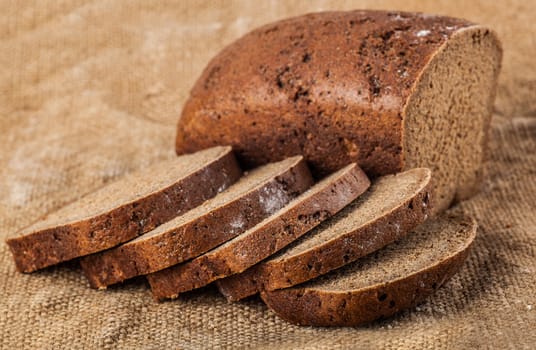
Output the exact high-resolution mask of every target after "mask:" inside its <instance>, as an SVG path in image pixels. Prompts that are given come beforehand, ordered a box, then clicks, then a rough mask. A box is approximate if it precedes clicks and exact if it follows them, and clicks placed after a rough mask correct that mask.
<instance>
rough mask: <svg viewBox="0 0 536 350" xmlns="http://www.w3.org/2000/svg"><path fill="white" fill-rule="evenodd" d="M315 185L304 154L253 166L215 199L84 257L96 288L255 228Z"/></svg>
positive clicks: (176, 260) (187, 256) (170, 263)
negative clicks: (122, 242)
mask: <svg viewBox="0 0 536 350" xmlns="http://www.w3.org/2000/svg"><path fill="white" fill-rule="evenodd" d="M312 184H313V179H312V177H311V173H310V172H309V169H308V168H307V165H306V163H305V161H304V160H303V157H301V156H297V157H292V158H288V159H286V160H283V161H280V162H277V163H271V164H268V165H265V166H263V167H260V168H258V169H255V170H253V171H251V172H250V173H248V174H247V175H246V176H244V177H243V178H242V179H240V180H239V181H238V182H237V183H235V184H234V185H232V186H231V187H229V188H228V189H227V190H226V191H224V192H222V193H219V194H218V195H217V196H216V197H214V198H212V199H210V200H208V201H207V202H205V203H203V204H202V205H200V206H199V207H197V208H194V209H192V210H190V211H189V212H187V213H185V214H183V215H181V216H179V217H176V218H175V219H173V220H171V221H169V222H167V223H165V224H163V225H161V226H159V227H157V228H156V229H154V230H152V231H150V232H148V233H146V234H144V235H142V236H140V237H138V238H136V239H134V240H132V241H130V242H128V243H125V244H123V245H121V246H119V247H116V248H114V249H110V250H107V251H104V252H101V253H98V254H94V255H91V256H88V257H85V258H84V259H82V260H81V265H82V268H83V270H84V274H85V275H86V277H87V278H88V280H89V282H90V284H91V286H92V287H94V288H105V287H106V286H108V285H110V284H114V283H118V282H121V281H123V280H125V279H128V278H131V277H135V276H138V275H145V274H148V273H151V272H156V271H159V270H162V269H165V268H167V267H170V266H173V265H176V264H178V263H181V262H183V261H185V260H188V259H191V258H193V257H196V256H198V255H200V254H203V253H204V252H206V251H208V250H210V249H212V248H214V247H216V246H218V245H219V244H221V243H223V242H225V241H228V240H229V239H231V238H233V237H235V236H236V235H238V234H240V233H242V232H244V231H245V230H247V229H249V228H251V227H253V226H255V225H256V224H257V223H259V222H260V221H262V220H263V219H264V218H266V217H268V216H270V215H272V214H273V213H275V212H276V211H277V210H279V209H280V208H282V207H283V206H284V205H285V204H287V203H288V202H289V201H290V200H292V199H293V198H294V197H296V196H298V195H299V194H300V193H302V192H304V191H305V190H307V189H308V188H309V187H311V186H312Z"/></svg>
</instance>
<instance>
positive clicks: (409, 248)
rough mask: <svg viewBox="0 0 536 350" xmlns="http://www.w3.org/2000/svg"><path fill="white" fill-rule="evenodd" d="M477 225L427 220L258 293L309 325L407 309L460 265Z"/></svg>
mask: <svg viewBox="0 0 536 350" xmlns="http://www.w3.org/2000/svg"><path fill="white" fill-rule="evenodd" d="M476 229H477V224H476V222H475V221H474V220H472V219H470V218H465V217H462V216H442V217H438V218H435V219H431V220H428V221H427V222H425V223H424V224H422V225H420V226H419V227H418V228H417V229H416V230H415V231H414V232H412V233H410V234H409V235H408V236H407V237H405V238H403V239H402V240H400V241H399V242H396V243H393V244H391V245H389V246H387V247H385V248H384V249H381V250H379V251H378V252H376V253H374V254H371V255H369V256H367V257H365V258H363V259H359V260H358V261H356V262H354V263H352V264H350V265H348V266H345V267H343V268H342V269H340V270H337V271H334V272H332V273H330V274H328V275H325V276H322V277H320V278H318V279H316V280H314V281H311V282H307V283H305V284H303V285H299V286H296V287H292V288H287V289H280V290H276V291H271V292H266V291H265V292H262V293H261V296H262V299H263V300H264V302H265V303H266V305H268V306H269V307H270V308H271V309H272V310H274V311H275V313H276V314H277V315H279V316H281V317H282V318H284V319H285V320H287V321H289V322H292V323H296V324H300V325H311V326H358V325H361V324H363V323H366V322H370V321H373V320H376V319H379V318H384V317H388V316H391V315H393V314H395V313H397V312H399V311H400V310H403V309H407V308H410V307H412V306H415V305H417V304H418V303H419V302H421V301H423V300H424V299H425V298H426V297H428V296H429V295H431V294H433V293H434V292H435V291H436V290H437V288H439V287H440V286H442V285H443V284H444V283H445V282H446V281H447V280H448V279H449V278H451V277H452V276H453V275H454V274H455V273H456V272H457V271H458V270H459V269H460V267H461V266H462V264H463V262H464V261H465V259H466V258H467V255H468V254H469V248H470V247H471V245H472V243H473V241H474V239H475V236H476Z"/></svg>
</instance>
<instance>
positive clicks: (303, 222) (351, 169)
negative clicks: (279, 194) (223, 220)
mask: <svg viewBox="0 0 536 350" xmlns="http://www.w3.org/2000/svg"><path fill="white" fill-rule="evenodd" d="M369 186H370V181H369V179H368V178H367V176H366V175H365V173H364V172H363V171H362V170H361V169H360V168H359V167H358V166H357V165H356V164H355V163H354V164H351V165H348V166H346V167H344V168H343V169H341V170H339V171H337V172H335V173H334V174H332V175H330V176H328V177H326V178H325V179H323V180H322V181H320V182H319V183H317V184H316V185H314V186H313V187H312V188H310V189H309V190H307V191H306V192H304V193H303V194H302V195H300V196H298V197H297V198H295V199H294V200H293V201H291V202H290V203H289V204H288V205H286V206H285V207H283V208H282V209H280V210H279V211H278V212H276V213H274V214H273V215H271V216H270V217H268V218H266V219H264V220H263V221H262V222H260V223H259V224H257V225H256V226H255V227H252V228H251V229H249V230H247V231H245V232H244V233H242V234H240V235H239V236H237V237H235V238H233V239H232V240H229V241H227V242H226V243H224V244H222V245H220V246H219V247H217V248H215V249H213V250H211V251H209V252H207V253H205V254H203V255H201V256H199V257H197V258H195V259H193V260H190V261H187V262H185V263H183V264H179V265H175V266H173V267H170V268H168V269H165V270H162V271H158V272H155V273H152V274H149V275H148V276H147V279H148V280H149V283H150V284H151V290H152V292H153V296H154V297H155V299H157V300H162V299H165V298H176V297H177V296H178V295H179V293H182V292H186V291H189V290H192V289H195V288H199V287H202V286H205V285H207V284H209V283H211V282H213V281H215V280H217V279H220V278H223V277H226V276H230V275H232V274H235V273H240V272H242V271H244V270H246V269H247V268H249V267H251V266H253V265H255V264H256V263H258V262H259V261H261V260H263V259H265V258H267V257H269V256H270V255H272V254H274V253H275V252H277V251H278V250H280V249H282V248H283V247H285V246H287V245H288V244H290V243H291V242H292V241H294V240H296V239H297V238H299V237H301V236H302V235H303V234H305V233H306V232H308V231H309V230H311V229H312V228H314V227H315V226H317V225H318V224H320V223H321V222H322V221H324V220H326V219H327V218H329V217H331V216H333V215H334V214H335V213H337V212H339V211H340V210H341V209H343V208H344V207H345V206H346V205H348V204H349V203H351V202H352V201H353V200H355V199H356V198H357V197H358V196H359V195H361V194H362V193H363V192H364V191H366V190H367V188H368V187H369Z"/></svg>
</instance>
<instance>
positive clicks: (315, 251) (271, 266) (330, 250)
mask: <svg viewBox="0 0 536 350" xmlns="http://www.w3.org/2000/svg"><path fill="white" fill-rule="evenodd" d="M431 189H432V184H431V183H428V184H427V185H426V186H425V187H424V188H423V190H422V191H421V192H419V193H418V194H417V195H416V196H415V197H413V198H411V199H409V200H407V201H406V202H403V203H400V206H398V207H397V208H396V209H394V210H393V211H391V212H389V213H387V214H386V215H384V216H382V217H380V218H378V219H377V220H375V221H372V222H370V223H369V224H368V225H366V226H363V227H358V228H356V229H355V230H354V231H349V232H347V233H346V234H345V235H344V236H342V235H341V236H340V237H339V238H337V239H334V240H331V241H329V242H325V243H323V244H321V245H318V246H316V247H314V248H311V249H309V250H307V251H304V252H302V253H300V254H297V255H295V256H291V257H288V258H285V259H278V260H268V261H266V262H261V263H259V264H257V265H255V266H253V267H251V268H250V269H248V270H246V271H244V272H243V273H241V274H236V275H233V276H230V277H227V278H225V279H223V280H220V281H217V282H216V283H217V286H218V289H219V290H220V292H221V293H222V294H223V295H224V296H225V297H226V298H227V300H229V301H238V300H240V299H243V298H245V297H248V296H250V295H253V294H256V293H258V292H260V291H262V290H269V291H271V290H276V289H280V288H287V287H291V286H294V285H296V284H299V283H303V282H305V281H309V280H311V279H313V278H315V277H318V276H320V275H323V274H325V273H328V272H329V271H331V270H334V269H336V268H339V267H341V266H344V265H347V264H349V263H351V262H353V261H355V260H357V259H359V258H360V257H363V256H365V255H367V254H370V253H372V252H374V251H376V250H378V249H380V248H382V247H384V246H386V245H387V244H389V243H392V242H394V241H395V240H397V239H400V238H402V237H404V236H405V235H406V234H407V233H408V232H410V231H411V230H413V229H414V228H415V227H416V226H417V225H419V224H420V223H422V222H423V221H424V220H426V218H427V217H428V216H429V215H430V213H431V211H432V210H433V208H432V207H431V205H430V203H431V201H430V193H431ZM348 241H350V242H361V243H363V244H357V243H355V244H352V245H349V244H347V242H348ZM365 243H367V244H365Z"/></svg>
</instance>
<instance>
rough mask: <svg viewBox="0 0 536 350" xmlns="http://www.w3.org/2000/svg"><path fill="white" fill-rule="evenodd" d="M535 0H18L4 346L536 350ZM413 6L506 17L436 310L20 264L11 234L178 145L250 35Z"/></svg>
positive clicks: (8, 35) (2, 34)
mask: <svg viewBox="0 0 536 350" xmlns="http://www.w3.org/2000/svg"><path fill="white" fill-rule="evenodd" d="M534 5H535V4H534V2H533V1H523V0H519V1H513V2H500V1H493V2H491V1H480V2H468V3H466V1H439V2H433V1H407V2H405V3H402V2H398V1H394V0H393V1H361V2H360V1H355V2H352V3H350V2H344V3H335V2H328V1H316V2H306V1H303V2H283V1H281V2H276V1H271V2H262V3H257V2H256V1H243V2H225V1H213V2H211V1H204V2H193V1H191V2H185V1H176V2H171V1H165V2H164V1H162V2H158V4H157V3H156V2H151V1H145V0H140V1H113V2H112V1H90V2H86V3H83V2H80V1H68V0H64V1H57V0H49V1H48V0H47V1H42V0H40V1H34V2H30V1H18V0H13V1H1V2H0V92H1V94H0V116H1V119H0V131H1V134H0V145H1V146H0V147H1V148H0V150H1V152H0V239H1V241H2V243H1V244H0V344H1V345H2V348H4V349H18V348H28V349H52V348H54V349H56V348H71V349H74V348H184V349H195V348H240V347H245V348H263V347H264V348H271V349H282V348H325V349H333V348H365V349H368V348H389V349H398V348H410V349H417V348H439V349H466V348H501V349H506V348H509V349H521V348H526V349H534V348H536V259H535V254H536V244H535V241H536V210H535V209H534V208H535V206H536V192H535V188H536V118H532V117H535V116H536V65H535V64H534V62H535V61H534V60H535V57H536V46H535V45H536V43H535V40H536V39H535V38H536V33H535V30H534V28H535V26H534V25H533V24H532V23H534V18H536V11H535V8H536V6H534ZM351 8H395V9H405V10H421V11H427V12H436V13H442V14H450V15H454V16H460V17H466V18H468V19H471V20H474V21H477V22H480V23H485V24H488V25H490V26H492V27H494V28H495V29H496V30H497V31H498V33H499V35H500V37H501V38H502V40H503V43H504V49H505V54H504V65H503V73H502V75H501V78H500V86H499V90H498V97H497V102H496V108H495V113H494V121H493V129H492V131H491V137H490V140H491V152H490V155H489V160H488V161H487V163H486V176H487V179H486V180H485V181H484V182H483V183H482V191H481V192H480V194H479V195H478V196H476V197H475V198H473V199H472V200H470V201H468V202H465V203H463V204H462V205H461V206H460V207H458V208H457V209H458V210H463V211H465V212H467V213H470V214H472V215H474V216H475V217H476V218H477V219H478V222H479V223H480V229H479V236H478V239H477V242H476V246H475V249H474V251H473V253H472V254H471V255H470V258H469V260H468V262H467V263H466V264H465V266H464V268H463V270H462V271H461V273H460V274H458V275H457V276H456V277H455V278H454V279H453V280H452V281H451V282H450V283H449V284H448V285H447V286H446V287H444V288H442V289H441V290H440V291H439V292H438V293H437V295H435V296H434V297H433V298H431V299H430V300H429V301H428V302H426V303H424V304H423V305H421V306H420V307H418V308H416V309H413V310H411V311H407V312H404V313H402V314H401V315H399V316H397V317H394V318H392V319H390V320H387V321H383V322H377V323H374V324H372V325H370V326H367V327H361V328H335V329H323V328H307V327H297V326H293V325H290V324H287V323H286V322H284V321H281V320H280V319H278V318H277V317H276V316H275V315H274V314H273V313H272V312H270V311H268V310H267V309H266V307H265V306H263V304H262V303H261V302H260V301H259V300H258V299H251V300H248V301H246V302H242V303H236V304H228V303H227V302H226V301H225V300H224V299H223V298H222V297H221V296H219V295H218V294H217V292H216V291H215V290H214V289H212V288H206V289H204V290H203V291H201V292H194V293H190V294H187V295H184V297H182V298H180V299H179V300H177V301H173V302H167V303H163V304H157V303H155V302H153V300H152V298H151V295H150V291H149V289H148V287H147V285H146V284H145V282H144V281H143V280H142V279H139V280H136V281H132V282H129V283H127V284H126V285H123V286H119V287H115V288H111V289H110V290H108V291H106V292H98V291H95V290H91V289H89V287H88V283H87V282H86V281H85V279H84V278H83V277H82V275H81V273H80V269H79V267H78V266H77V264H76V263H70V264H65V265H63V266H61V267H56V268H51V269H48V270H46V271H43V272H38V273H34V274H31V275H23V274H19V273H17V272H16V271H15V267H14V264H13V262H12V260H11V254H10V253H9V251H8V248H7V246H6V245H5V244H4V243H3V241H4V238H5V237H6V236H7V235H9V234H12V233H13V232H14V231H16V230H17V229H18V228H21V227H23V226H25V225H27V224H29V223H31V222H32V221H34V220H36V219H37V218H39V216H41V215H43V214H45V213H47V212H50V211H52V210H54V209H56V208H58V207H60V206H62V205H64V204H66V203H68V202H71V201H73V200H76V199H77V198H79V197H80V196H81V195H83V194H85V193H87V192H90V191H93V190H95V189H97V188H99V187H101V186H102V185H103V184H104V183H107V182H109V181H111V180H113V179H116V178H118V177H119V176H121V175H123V174H125V173H127V172H130V171H132V170H134V169H137V168H140V167H145V166H147V165H149V164H151V163H152V162H155V161H157V160H158V159H163V158H168V157H173V156H174V154H173V142H174V133H175V123H176V121H177V118H178V116H179V113H180V110H181V106H182V103H183V102H184V100H185V98H186V97H187V93H188V90H189V87H190V86H191V85H192V83H193V82H194V80H195V79H196V77H197V76H198V75H199V73H200V71H201V69H202V68H203V67H204V65H205V64H206V63H207V61H208V59H209V58H210V57H211V56H212V55H214V54H215V53H216V52H217V51H218V50H219V49H221V48H222V47H223V46H224V45H225V44H227V43H229V42H230V41H231V40H233V39H235V38H237V37H238V36H239V35H241V34H243V33H245V32H246V31H248V30H249V29H251V28H253V27H256V26H258V25H260V24H263V23H266V22H269V21H273V20H276V19H279V18H282V17H286V16H290V15H295V14H301V13H305V12H309V11H317V10H322V9H351Z"/></svg>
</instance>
